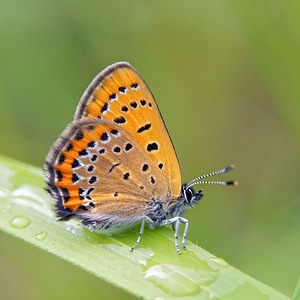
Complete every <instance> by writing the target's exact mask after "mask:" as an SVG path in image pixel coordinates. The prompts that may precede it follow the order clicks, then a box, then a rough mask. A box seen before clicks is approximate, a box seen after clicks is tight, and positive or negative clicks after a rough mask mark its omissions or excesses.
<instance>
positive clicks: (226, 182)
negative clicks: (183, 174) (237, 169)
mask: <svg viewBox="0 0 300 300" xmlns="http://www.w3.org/2000/svg"><path fill="white" fill-rule="evenodd" d="M233 168H234V166H233V165H230V166H228V167H226V168H224V169H222V170H220V171H216V172H212V173H209V174H206V175H202V176H200V177H197V178H195V179H194V180H192V181H191V182H190V183H189V184H188V185H187V188H189V187H191V186H193V185H196V184H221V185H238V182H237V181H199V180H201V179H204V178H206V177H211V176H215V175H219V174H224V173H227V172H229V171H230V170H232V169H233Z"/></svg>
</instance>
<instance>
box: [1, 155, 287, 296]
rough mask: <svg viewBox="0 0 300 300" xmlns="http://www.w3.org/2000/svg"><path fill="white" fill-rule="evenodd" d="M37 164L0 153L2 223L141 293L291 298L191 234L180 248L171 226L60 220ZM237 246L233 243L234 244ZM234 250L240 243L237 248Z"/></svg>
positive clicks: (39, 243)
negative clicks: (108, 231) (115, 231)
mask: <svg viewBox="0 0 300 300" xmlns="http://www.w3.org/2000/svg"><path fill="white" fill-rule="evenodd" d="M52 205H53V200H52V199H51V197H50V196H48V194H47V193H46V192H45V191H44V190H43V177H42V170H41V169H38V168H35V167H32V166H29V165H26V164H23V163H20V162H17V161H13V160H11V159H8V158H5V157H2V156H0V210H1V212H2V215H1V218H0V226H1V229H2V230H3V231H5V232H8V233H10V234H12V235H14V236H16V237H19V238H21V239H23V240H25V241H26V242H29V243H31V244H33V245H35V246H37V247H39V248H41V249H44V250H46V251H48V252H50V253H52V254H54V255H57V256H59V257H61V258H63V259H66V260H67V261H69V262H71V263H73V264H75V265H77V266H79V267H81V268H82V269H84V270H86V271H88V272H91V273H93V274H94V275H95V276H97V277H99V278H101V279H104V280H106V281H108V282H110V283H112V284H113V285H115V286H118V287H121V288H123V289H125V290H127V291H128V292H130V293H132V294H134V295H137V296H142V297H144V298H146V299H154V298H156V299H170V298H173V299H176V298H179V297H184V298H185V299H188V298H189V297H193V299H212V298H213V299H288V298H287V297H286V296H284V295H282V294H280V293H279V292H277V291H275V290H274V289H272V288H270V287H268V286H267V285H265V284H263V283H261V282H259V281H257V280H255V279H253V278H251V277H249V276H247V275H245V274H243V273H242V272H240V271H238V270H237V269H235V268H233V267H231V266H230V265H228V263H227V262H225V261H224V260H223V259H221V258H218V257H215V256H214V255H212V254H210V253H208V252H207V251H205V250H203V249H202V248H200V247H198V246H197V245H195V244H193V243H192V242H189V241H187V248H188V250H186V251H183V254H181V255H179V254H177V252H176V250H175V247H174V237H173V231H172V230H171V229H170V228H157V229H156V230H154V231H151V230H147V229H146V231H145V234H144V235H143V238H142V241H141V243H140V245H139V247H138V248H137V249H136V250H135V251H134V252H132V253H131V252H130V251H129V249H130V247H131V246H132V245H133V244H134V242H135V241H136V238H137V236H138V228H134V229H131V230H126V231H124V232H123V233H122V234H119V235H112V236H104V235H100V234H98V233H96V232H89V231H88V230H87V229H86V228H84V227H83V226H82V225H81V224H80V222H79V221H76V220H70V221H68V222H59V221H57V219H56V217H55V215H54V213H53V210H52ZM232 248H233V249H234V245H232ZM234 250H235V251H237V249H234Z"/></svg>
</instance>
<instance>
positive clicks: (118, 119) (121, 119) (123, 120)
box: [114, 116, 126, 124]
mask: <svg viewBox="0 0 300 300" xmlns="http://www.w3.org/2000/svg"><path fill="white" fill-rule="evenodd" d="M114 122H115V123H117V124H123V123H126V119H125V118H124V117H123V116H120V117H118V118H115V119H114Z"/></svg>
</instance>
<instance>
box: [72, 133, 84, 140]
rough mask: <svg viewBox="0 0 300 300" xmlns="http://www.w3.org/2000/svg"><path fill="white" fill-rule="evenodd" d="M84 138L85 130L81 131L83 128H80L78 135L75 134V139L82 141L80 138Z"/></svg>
mask: <svg viewBox="0 0 300 300" xmlns="http://www.w3.org/2000/svg"><path fill="white" fill-rule="evenodd" d="M83 138H84V134H83V132H82V131H81V130H79V131H78V132H77V133H76V135H75V137H74V140H75V141H80V140H82V139H83Z"/></svg>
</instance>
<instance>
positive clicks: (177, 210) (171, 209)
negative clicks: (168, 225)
mask: <svg viewBox="0 0 300 300" xmlns="http://www.w3.org/2000/svg"><path fill="white" fill-rule="evenodd" d="M202 197H203V194H202V190H200V191H199V192H197V193H195V192H194V190H193V189H192V188H187V187H186V184H183V185H182V189H181V194H180V196H179V197H178V198H176V199H169V200H167V201H163V202H162V201H160V200H155V199H153V200H152V201H151V202H149V204H148V208H147V211H151V212H150V213H147V215H146V216H147V217H148V218H149V219H150V220H151V222H153V223H152V224H151V228H154V227H156V226H157V225H159V224H160V223H161V222H162V221H164V220H166V219H170V218H174V217H180V216H182V215H183V214H184V213H185V211H186V210H187V209H189V208H193V205H194V204H197V203H198V202H199V201H200V199H201V198H202Z"/></svg>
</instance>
